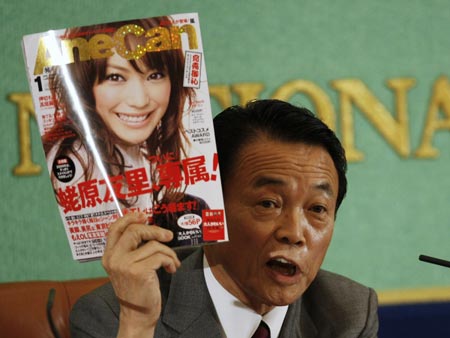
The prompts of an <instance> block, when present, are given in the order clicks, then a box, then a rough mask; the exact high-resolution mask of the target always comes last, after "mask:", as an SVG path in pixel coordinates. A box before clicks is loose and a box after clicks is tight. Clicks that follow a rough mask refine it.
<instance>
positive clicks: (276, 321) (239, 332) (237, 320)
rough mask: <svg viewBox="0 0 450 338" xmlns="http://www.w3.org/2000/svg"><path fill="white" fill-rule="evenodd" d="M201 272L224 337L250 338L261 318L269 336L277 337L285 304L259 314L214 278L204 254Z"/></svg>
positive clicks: (285, 307)
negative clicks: (268, 331) (267, 328)
mask: <svg viewBox="0 0 450 338" xmlns="http://www.w3.org/2000/svg"><path fill="white" fill-rule="evenodd" d="M203 273H204V275H205V280H206V286H207V287H208V291H209V294H210V296H211V298H212V301H213V303H214V307H215V309H216V312H217V315H218V317H219V320H220V323H221V324H222V334H223V336H224V337H228V338H250V337H251V336H252V335H253V333H254V332H255V331H256V329H257V328H258V326H259V323H260V322H261V320H264V322H265V323H266V324H267V325H268V326H269V328H270V337H271V338H277V337H278V335H279V333H280V330H281V326H282V325H283V321H284V317H285V316H286V313H287V309H288V306H287V305H286V306H277V307H274V308H273V309H272V310H271V311H269V312H268V313H266V314H265V315H264V316H261V315H260V314H258V313H256V312H255V311H253V310H252V309H250V308H249V307H248V306H246V305H245V304H243V303H242V302H241V301H240V300H239V299H237V298H236V297H235V296H233V295H232V294H231V293H229V292H228V291H227V290H226V289H225V288H224V287H223V286H222V285H221V284H220V283H219V282H218V281H217V280H216V278H215V277H214V275H213V273H212V271H211V267H210V266H209V264H208V260H207V259H206V257H205V256H203Z"/></svg>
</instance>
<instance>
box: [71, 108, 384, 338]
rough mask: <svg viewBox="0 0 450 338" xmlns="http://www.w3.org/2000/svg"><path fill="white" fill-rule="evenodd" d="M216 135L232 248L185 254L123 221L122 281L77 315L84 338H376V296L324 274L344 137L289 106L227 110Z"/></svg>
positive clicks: (116, 258) (115, 233)
mask: <svg viewBox="0 0 450 338" xmlns="http://www.w3.org/2000/svg"><path fill="white" fill-rule="evenodd" d="M214 127H215V133H216V139H217V147H218V154H219V161H220V170H221V175H222V182H223V189H224V199H225V209H226V215H227V223H228V230H229V238H230V240H229V242H226V243H219V244H212V245H207V246H205V247H204V248H203V249H201V248H199V249H196V250H195V251H194V252H193V253H189V254H188V256H187V257H185V256H186V254H185V252H184V251H185V250H182V251H179V252H178V255H179V257H177V253H176V252H175V251H174V250H172V249H170V248H169V247H167V246H166V245H164V243H165V242H168V241H170V240H171V238H172V234H171V232H169V231H167V230H165V229H162V228H159V227H156V226H152V227H149V226H145V225H143V224H142V223H143V222H144V220H145V218H144V217H143V215H140V214H129V215H127V216H125V217H123V218H122V219H120V220H118V221H117V222H116V223H114V224H113V225H112V226H111V228H110V232H109V236H108V243H107V247H106V250H105V255H104V257H103V264H104V267H105V269H106V271H107V272H108V274H109V276H110V279H111V284H108V285H106V286H104V287H102V288H100V289H98V290H96V291H94V292H93V293H92V294H90V295H88V296H87V297H84V298H83V299H82V300H81V301H80V302H79V303H78V304H77V305H76V306H75V308H74V310H73V312H72V315H71V325H72V332H73V336H74V337H115V336H116V335H117V337H128V338H131V337H192V338H199V337H200V338H201V337H208V338H209V337H228V338H241V337H242V338H249V337H256V335H255V336H253V334H254V332H255V331H256V330H257V328H258V332H259V331H260V330H265V331H266V332H267V334H270V335H268V336H266V337H272V338H276V337H283V338H284V337H302V338H309V337H333V338H339V337H341V338H352V337H376V336H377V330H378V318H377V298H376V294H375V292H374V291H373V290H372V289H369V288H366V287H364V286H362V285H360V284H357V283H356V282H353V281H351V280H349V279H346V278H345V277H342V276H338V275H336V274H332V273H330V272H326V271H322V270H320V266H321V264H322V262H323V259H324V257H325V254H326V251H327V249H328V246H329V243H330V240H331V237H332V233H333V228H334V221H335V217H336V212H337V210H338V208H339V206H340V204H341V202H342V200H343V198H344V196H345V193H346V189H347V181H346V177H345V172H346V166H347V164H346V160H345V154H344V150H343V149H342V146H341V144H340V142H339V141H338V139H337V138H336V136H335V135H334V133H333V132H332V131H331V130H330V129H329V128H328V127H327V126H326V125H325V124H323V123H322V122H321V121H320V120H319V119H317V118H316V117H314V116H313V115H312V113H310V112H309V111H308V110H306V109H303V108H297V107H295V106H292V105H291V104H289V103H286V102H282V101H278V100H261V101H253V102H251V103H249V104H248V105H247V106H246V107H244V108H242V107H231V108H228V109H226V110H225V111H224V112H222V113H221V114H219V115H218V116H217V117H216V118H215V119H214ZM143 243H144V244H143ZM188 251H190V252H192V251H193V250H192V249H188ZM260 324H261V325H260ZM259 326H261V328H259ZM263 328H264V329H263ZM257 334H259V333H257Z"/></svg>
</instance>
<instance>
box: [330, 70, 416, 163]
mask: <svg viewBox="0 0 450 338" xmlns="http://www.w3.org/2000/svg"><path fill="white" fill-rule="evenodd" d="M387 84H388V87H390V88H392V89H393V90H394V92H395V110H396V113H397V114H396V115H397V116H396V118H395V119H394V118H393V117H392V115H391V114H390V113H389V111H388V110H387V109H386V108H385V107H384V106H383V104H382V103H381V102H380V101H378V100H377V98H376V97H375V96H374V95H373V94H372V93H371V92H370V91H369V89H368V88H367V87H366V85H365V84H364V83H363V82H362V81H360V80H357V79H344V80H335V81H332V82H331V85H332V87H333V88H334V89H336V90H337V91H338V92H339V94H340V109H341V128H342V136H343V144H344V148H345V149H346V151H347V156H348V160H349V161H362V160H363V158H364V154H363V153H362V152H361V151H359V150H357V149H356V148H355V129H354V125H353V115H352V105H353V104H354V105H356V106H357V107H358V108H359V109H360V110H361V112H362V113H363V114H364V115H365V116H366V118H367V119H368V120H369V121H370V122H371V123H372V124H373V125H374V127H375V128H376V129H377V130H378V131H379V132H380V134H381V135H382V136H383V137H384V138H385V139H386V141H387V142H388V143H389V144H390V145H391V146H392V147H393V149H394V150H395V151H396V152H397V153H398V154H399V155H400V156H402V157H407V156H408V155H409V153H410V145H409V126H408V109H407V100H406V93H407V91H408V89H410V88H411V87H412V86H414V84H415V80H414V79H411V78H403V79H392V80H389V81H387Z"/></svg>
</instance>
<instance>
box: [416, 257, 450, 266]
mask: <svg viewBox="0 0 450 338" xmlns="http://www.w3.org/2000/svg"><path fill="white" fill-rule="evenodd" d="M419 260H420V261H422V262H427V263H432V264H436V265H441V266H445V267H447V268H450V262H449V261H446V260H444V259H440V258H434V257H430V256H426V255H420V256H419Z"/></svg>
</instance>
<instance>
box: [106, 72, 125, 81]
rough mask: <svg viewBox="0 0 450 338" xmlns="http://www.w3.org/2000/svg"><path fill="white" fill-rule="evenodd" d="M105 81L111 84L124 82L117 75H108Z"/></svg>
mask: <svg viewBox="0 0 450 338" xmlns="http://www.w3.org/2000/svg"><path fill="white" fill-rule="evenodd" d="M105 79H106V80H108V81H113V82H118V81H125V79H124V78H123V76H122V75H120V74H117V73H112V74H108V75H107V76H106V78H105Z"/></svg>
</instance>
